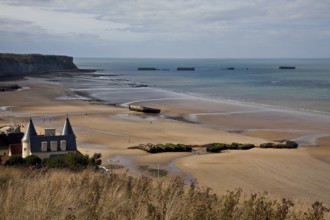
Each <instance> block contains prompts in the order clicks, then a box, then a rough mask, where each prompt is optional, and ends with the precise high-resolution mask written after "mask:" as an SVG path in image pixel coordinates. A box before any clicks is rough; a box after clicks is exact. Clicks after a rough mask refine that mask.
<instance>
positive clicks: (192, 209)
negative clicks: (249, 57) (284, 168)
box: [0, 167, 329, 220]
mask: <svg viewBox="0 0 330 220" xmlns="http://www.w3.org/2000/svg"><path fill="white" fill-rule="evenodd" d="M161 180H162V181H157V180H153V179H151V178H148V177H139V178H137V177H132V176H130V175H128V174H127V173H121V174H119V173H118V174H101V173H95V172H94V171H91V170H84V171H82V172H71V171H65V170H48V171H45V170H44V171H40V170H34V171H31V170H25V169H18V168H5V167H0V218H1V219H20V220H21V219H38V220H39V219H198V220H200V219H255V220H257V219H326V218H328V217H329V215H327V216H325V214H326V212H327V209H326V208H325V207H324V206H322V204H321V203H317V202H316V203H314V204H313V206H312V207H311V208H310V209H308V210H304V211H296V210H294V207H293V206H294V204H293V203H292V202H291V201H289V200H286V199H283V200H282V201H274V200H270V199H269V198H267V196H266V195H264V194H255V195H251V196H249V197H243V196H242V191H241V190H239V189H238V190H236V191H233V192H228V193H227V194H226V195H223V196H220V197H219V196H217V195H215V194H213V193H212V192H211V189H209V188H199V187H196V186H194V185H191V186H189V185H186V184H185V183H184V181H183V180H182V179H181V178H169V177H166V178H163V179H161Z"/></svg>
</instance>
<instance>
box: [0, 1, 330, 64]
mask: <svg viewBox="0 0 330 220" xmlns="http://www.w3.org/2000/svg"><path fill="white" fill-rule="evenodd" d="M0 52H2V53H3V52H12V53H46V54H66V55H71V56H74V57H137V58H139V57H160V58H172V57H173V58H291V57H293V58H301V57H304V58H321V57H327V58H329V57H330V0H88V1H87V0H0Z"/></svg>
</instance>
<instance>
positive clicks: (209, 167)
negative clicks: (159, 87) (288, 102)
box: [0, 76, 330, 205]
mask: <svg viewBox="0 0 330 220" xmlns="http://www.w3.org/2000/svg"><path fill="white" fill-rule="evenodd" d="M79 77H80V78H79ZM83 77H84V76H78V79H76V78H75V79H74V80H75V82H80V83H81V82H82V81H83ZM65 80H71V81H72V80H73V79H71V78H65V77H64V76H56V77H55V76H54V77H53V78H50V77H47V78H46V77H30V78H25V79H20V80H18V81H13V82H12V83H13V84H19V85H20V86H23V87H26V88H28V89H25V90H22V91H10V92H2V93H0V125H5V124H9V123H11V122H13V121H15V122H18V123H21V124H24V125H25V124H26V123H27V121H28V119H29V118H30V117H32V119H33V121H34V124H35V125H36V127H37V130H38V133H43V128H46V127H54V128H56V129H57V132H60V129H61V127H62V126H63V122H64V119H65V117H66V116H67V115H69V117H70V121H71V124H72V126H73V129H74V131H75V134H76V136H77V142H78V148H79V150H80V151H81V152H82V153H86V154H93V153H95V152H98V153H102V156H103V157H102V159H103V163H104V164H115V165H121V166H124V167H126V168H128V169H129V170H131V171H132V172H134V173H136V174H139V172H140V171H139V166H149V167H151V168H157V167H160V168H161V169H165V170H168V171H169V173H170V174H171V175H172V174H173V175H174V174H175V175H182V176H184V177H187V178H190V179H191V180H192V179H195V180H196V181H197V182H198V183H199V185H200V186H208V187H211V188H212V189H213V190H214V192H216V193H219V194H220V193H224V192H225V191H226V190H233V189H235V188H238V187H240V188H242V189H243V190H244V192H245V193H256V192H263V191H267V192H268V193H269V195H270V196H272V197H274V198H281V197H287V198H290V199H292V200H293V201H296V202H298V203H308V204H310V203H311V202H314V201H316V200H320V201H322V202H324V203H325V204H326V205H329V204H330V175H329V174H330V145H329V141H330V116H329V115H322V114H316V113H310V112H297V111H293V110H290V109H276V108H270V107H267V106H255V105H253V104H244V103H237V102H228V101H227V102H226V101H214V100H206V99H201V98H196V97H191V96H188V95H183V94H173V93H164V94H163V93H162V95H161V96H160V95H157V93H156V92H157V91H155V90H153V91H155V93H153V95H149V96H148V95H146V94H147V93H149V92H150V90H148V89H145V88H132V89H129V88H125V89H120V88H114V89H113V91H114V92H113V93H114V94H113V96H114V99H115V100H116V101H114V103H104V102H101V101H100V100H96V97H93V96H92V97H91V96H90V97H91V98H92V99H88V98H86V97H83V96H81V95H86V94H82V92H86V90H85V91H83V90H80V91H79V93H77V92H78V91H77V90H78V89H79V88H78V87H77V86H76V85H78V83H77V84H74V82H70V83H63V82H64V81H65ZM79 80H81V81H79ZM5 83H6V84H8V83H9V84H10V83H11V82H5ZM81 87H83V86H81ZM72 88H74V89H72ZM139 89H140V90H139ZM136 91H140V92H139V93H137V92H136ZM120 92H123V93H124V92H125V93H126V94H131V98H132V97H133V99H135V100H134V101H129V103H135V104H143V105H148V106H151V107H159V108H161V109H162V112H161V114H160V115H145V114H143V113H137V112H132V111H129V110H128V108H127V104H128V102H125V98H122V101H118V100H119V98H118V97H120V95H117V96H116V94H115V93H120ZM159 93H161V92H160V91H159ZM122 97H123V96H122ZM117 99H118V100H117ZM283 139H290V140H295V141H297V142H298V143H299V144H300V146H301V147H299V148H298V149H293V150H287V149H252V150H248V151H225V152H223V153H220V154H206V153H204V152H203V150H202V149H200V150H199V151H197V152H195V153H161V154H148V153H146V152H144V151H141V150H130V149H127V147H130V146H136V145H138V144H146V143H154V144H157V143H183V144H207V143H212V142H222V143H232V142H238V143H251V144H256V145H259V144H261V143H265V142H269V141H276V140H283Z"/></svg>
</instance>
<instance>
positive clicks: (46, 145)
mask: <svg viewBox="0 0 330 220" xmlns="http://www.w3.org/2000/svg"><path fill="white" fill-rule="evenodd" d="M47 147H48V142H47V141H43V142H41V151H42V152H46V151H47Z"/></svg>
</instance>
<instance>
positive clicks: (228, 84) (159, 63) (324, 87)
mask: <svg viewBox="0 0 330 220" xmlns="http://www.w3.org/2000/svg"><path fill="white" fill-rule="evenodd" d="M74 62H75V63H76V64H77V66H78V67H79V68H93V69H94V68H95V69H100V71H98V72H97V73H96V74H102V75H116V76H115V77H117V78H118V79H119V80H120V79H125V80H129V81H130V82H133V83H141V84H147V85H148V86H149V87H154V88H160V89H164V90H169V91H174V92H178V93H184V94H190V95H194V96H198V97H206V98H211V99H222V100H223V99H224V100H235V101H240V102H248V103H257V104H261V105H271V106H276V107H280V108H293V109H300V110H305V111H317V112H323V113H327V114H330V59H228V60H226V59H108V58H103V59H102V58H75V60H74ZM279 66H295V67H296V69H295V70H280V69H279ZM138 67H155V68H158V69H159V70H157V71H138V70H137V68H138ZM177 67H195V71H177V70H176V68H177ZM230 67H234V68H235V69H234V70H228V68H230Z"/></svg>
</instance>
